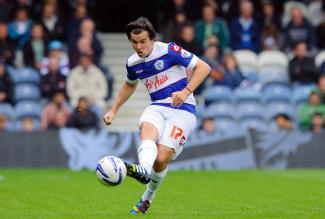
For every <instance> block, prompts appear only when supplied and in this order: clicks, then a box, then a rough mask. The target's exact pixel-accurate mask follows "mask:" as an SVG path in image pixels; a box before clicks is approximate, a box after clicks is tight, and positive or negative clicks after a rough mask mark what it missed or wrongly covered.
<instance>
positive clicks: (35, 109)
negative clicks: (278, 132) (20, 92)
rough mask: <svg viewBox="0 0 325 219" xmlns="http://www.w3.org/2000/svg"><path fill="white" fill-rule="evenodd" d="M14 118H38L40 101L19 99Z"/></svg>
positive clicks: (40, 109) (40, 110)
mask: <svg viewBox="0 0 325 219" xmlns="http://www.w3.org/2000/svg"><path fill="white" fill-rule="evenodd" d="M15 112H16V118H17V119H18V120H19V119H21V118H23V117H25V116H28V117H33V118H37V119H39V118H40V116H41V112H42V108H41V105H40V103H38V102H35V101H21V102H18V103H17V104H16V108H15Z"/></svg>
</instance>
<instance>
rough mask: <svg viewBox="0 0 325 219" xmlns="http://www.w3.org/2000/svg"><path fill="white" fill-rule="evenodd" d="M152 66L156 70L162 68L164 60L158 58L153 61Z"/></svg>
mask: <svg viewBox="0 0 325 219" xmlns="http://www.w3.org/2000/svg"><path fill="white" fill-rule="evenodd" d="M154 66H155V68H156V69H157V70H162V69H163V68H164V61H163V60H158V61H156V62H155V64H154Z"/></svg>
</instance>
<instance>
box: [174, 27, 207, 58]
mask: <svg viewBox="0 0 325 219" xmlns="http://www.w3.org/2000/svg"><path fill="white" fill-rule="evenodd" d="M194 38H195V35H194V29H193V26H192V25H191V24H189V23H187V24H185V25H184V26H183V27H182V31H181V38H180V39H179V41H176V44H177V45H179V46H181V47H183V48H184V49H186V50H188V51H190V52H191V53H193V54H196V55H197V56H200V55H201V54H202V48H201V47H200V45H199V44H198V43H197V42H196V41H195V39H194Z"/></svg>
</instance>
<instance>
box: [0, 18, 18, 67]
mask: <svg viewBox="0 0 325 219" xmlns="http://www.w3.org/2000/svg"><path fill="white" fill-rule="evenodd" d="M14 58H15V45H14V43H13V42H12V41H10V40H9V37H8V26H7V24H6V23H3V22H0V59H2V60H4V61H5V62H6V64H9V65H12V64H13V61H14Z"/></svg>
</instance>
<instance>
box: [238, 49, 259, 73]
mask: <svg viewBox="0 0 325 219" xmlns="http://www.w3.org/2000/svg"><path fill="white" fill-rule="evenodd" d="M233 54H234V56H235V58H236V60H237V63H238V65H239V68H240V69H242V70H243V69H245V68H250V69H251V70H252V71H254V72H257V56H256V54H255V53H254V52H252V51H251V50H246V49H245V50H236V51H234V53H233Z"/></svg>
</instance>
